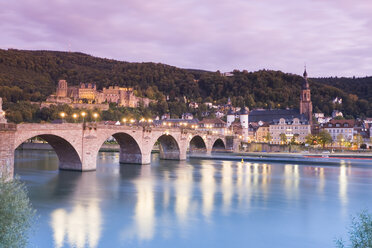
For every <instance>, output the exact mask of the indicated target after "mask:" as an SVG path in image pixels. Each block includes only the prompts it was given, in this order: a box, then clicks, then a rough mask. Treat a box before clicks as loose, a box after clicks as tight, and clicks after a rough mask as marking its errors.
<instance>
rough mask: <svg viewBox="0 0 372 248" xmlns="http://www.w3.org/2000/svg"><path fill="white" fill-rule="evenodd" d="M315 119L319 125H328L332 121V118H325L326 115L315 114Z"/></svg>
mask: <svg viewBox="0 0 372 248" xmlns="http://www.w3.org/2000/svg"><path fill="white" fill-rule="evenodd" d="M314 118H315V119H316V121H317V122H318V124H324V123H327V122H329V121H330V120H331V119H332V117H325V116H324V113H314Z"/></svg>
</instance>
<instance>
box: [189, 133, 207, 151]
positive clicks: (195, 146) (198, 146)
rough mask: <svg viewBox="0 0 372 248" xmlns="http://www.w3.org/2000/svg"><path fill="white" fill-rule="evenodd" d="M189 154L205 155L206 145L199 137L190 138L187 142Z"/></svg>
mask: <svg viewBox="0 0 372 248" xmlns="http://www.w3.org/2000/svg"><path fill="white" fill-rule="evenodd" d="M188 146H189V153H190V154H192V153H207V144H206V142H205V141H204V139H203V137H201V136H200V135H195V136H191V139H190V141H189V144H188Z"/></svg>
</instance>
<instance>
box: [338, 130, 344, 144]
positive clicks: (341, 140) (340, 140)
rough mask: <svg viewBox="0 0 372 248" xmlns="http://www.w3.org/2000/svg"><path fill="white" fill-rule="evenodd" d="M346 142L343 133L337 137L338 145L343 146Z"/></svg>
mask: <svg viewBox="0 0 372 248" xmlns="http://www.w3.org/2000/svg"><path fill="white" fill-rule="evenodd" d="M344 141H345V138H344V135H343V134H342V133H340V134H339V135H337V143H338V145H339V146H342V145H343V143H344Z"/></svg>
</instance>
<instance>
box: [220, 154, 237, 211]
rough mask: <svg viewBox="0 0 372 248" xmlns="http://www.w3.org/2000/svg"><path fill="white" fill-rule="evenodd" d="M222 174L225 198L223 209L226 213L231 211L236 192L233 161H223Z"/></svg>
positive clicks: (223, 196)
mask: <svg viewBox="0 0 372 248" xmlns="http://www.w3.org/2000/svg"><path fill="white" fill-rule="evenodd" d="M221 176H222V182H221V192H222V199H223V211H224V213H225V214H226V213H228V212H229V211H230V206H231V200H232V196H233V193H234V187H233V170H232V162H231V161H224V162H223V163H222V171H221Z"/></svg>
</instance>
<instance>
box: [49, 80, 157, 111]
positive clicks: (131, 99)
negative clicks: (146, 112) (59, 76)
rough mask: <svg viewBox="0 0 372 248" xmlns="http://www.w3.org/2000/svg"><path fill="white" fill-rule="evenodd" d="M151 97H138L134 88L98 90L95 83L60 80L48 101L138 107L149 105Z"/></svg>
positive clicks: (117, 87) (114, 87) (116, 87)
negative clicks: (69, 82) (76, 83)
mask: <svg viewBox="0 0 372 248" xmlns="http://www.w3.org/2000/svg"><path fill="white" fill-rule="evenodd" d="M152 101H153V100H150V99H149V98H144V97H137V96H135V95H134V93H133V88H122V87H119V86H109V87H108V88H103V90H102V91H98V90H97V86H96V84H94V83H81V84H80V85H79V86H71V87H68V85H67V82H66V80H59V82H58V86H57V91H56V94H55V95H50V96H49V97H48V98H47V100H46V102H47V103H56V104H73V103H80V104H103V103H117V104H118V105H119V106H122V107H130V108H136V107H138V105H139V104H140V103H142V104H143V105H144V106H145V107H147V106H148V105H149V104H150V102H152Z"/></svg>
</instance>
